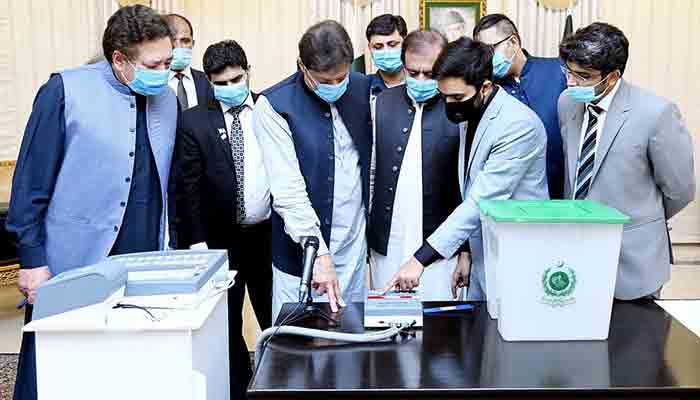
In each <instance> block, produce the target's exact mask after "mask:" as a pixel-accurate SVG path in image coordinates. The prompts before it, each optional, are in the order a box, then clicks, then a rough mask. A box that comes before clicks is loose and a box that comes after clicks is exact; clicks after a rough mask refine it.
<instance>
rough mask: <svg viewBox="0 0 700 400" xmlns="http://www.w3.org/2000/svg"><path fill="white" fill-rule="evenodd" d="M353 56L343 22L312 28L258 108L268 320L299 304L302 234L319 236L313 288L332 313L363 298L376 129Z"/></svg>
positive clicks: (364, 80) (364, 79) (256, 126)
mask: <svg viewBox="0 0 700 400" xmlns="http://www.w3.org/2000/svg"><path fill="white" fill-rule="evenodd" d="M352 60H353V47H352V43H351V42H350V37H349V36H348V34H347V32H346V31H345V29H344V28H343V27H342V26H341V25H340V24H338V23H337V22H335V21H323V22H320V23H318V24H316V25H313V26H312V27H311V28H309V29H308V30H307V31H306V33H304V35H303V36H302V38H301V40H300V41H299V59H298V62H297V63H298V66H299V69H298V71H297V72H296V73H294V74H292V75H291V76H290V77H288V78H287V79H285V80H283V81H282V82H280V83H278V84H277V85H275V86H273V87H272V88H270V89H267V90H266V91H264V92H263V94H262V95H261V96H260V98H259V99H258V103H257V104H256V106H255V112H254V118H253V121H254V129H255V134H256V136H257V137H258V140H259V141H260V145H261V147H262V150H263V155H264V157H263V161H264V162H265V169H266V170H267V173H268V177H269V178H270V186H271V191H272V198H273V203H272V207H273V212H272V243H273V246H272V264H273V299H272V302H273V305H272V307H273V311H272V314H273V319H274V318H275V316H276V315H277V313H278V312H279V311H280V309H281V307H282V304H283V303H288V302H297V300H298V289H299V283H300V278H301V274H302V248H303V247H302V246H303V244H304V243H302V242H303V240H302V239H303V238H304V237H308V236H316V237H317V238H318V239H319V242H320V247H319V250H318V257H317V258H316V264H315V265H314V271H313V286H314V288H315V289H316V291H315V292H316V293H318V294H319V295H323V296H324V298H327V300H328V301H329V302H330V307H331V310H332V311H333V312H336V311H337V310H338V305H340V306H344V305H345V301H364V295H365V273H366V270H365V267H366V256H367V241H366V236H365V227H366V224H367V210H368V202H369V167H370V153H371V150H372V131H371V128H372V125H371V118H370V108H369V82H368V79H367V77H366V76H365V75H362V74H355V73H351V72H350V63H352ZM326 296H327V297H326Z"/></svg>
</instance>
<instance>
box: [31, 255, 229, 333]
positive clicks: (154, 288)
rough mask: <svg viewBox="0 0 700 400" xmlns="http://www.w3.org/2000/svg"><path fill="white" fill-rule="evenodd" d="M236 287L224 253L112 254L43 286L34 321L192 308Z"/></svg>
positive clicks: (97, 317) (38, 294)
mask: <svg viewBox="0 0 700 400" xmlns="http://www.w3.org/2000/svg"><path fill="white" fill-rule="evenodd" d="M232 283H233V276H232V274H231V275H230V274H229V271H228V253H227V252H226V251H225V250H174V251H156V252H148V253H134V254H127V255H120V256H113V257H108V258H107V259H106V260H105V261H102V262H100V263H97V264H94V265H89V266H86V267H82V268H76V269H72V270H69V271H66V272H63V273H61V274H58V275H56V276H55V277H53V278H52V279H50V280H49V281H47V282H46V283H45V284H43V285H42V286H41V287H39V289H38V291H37V302H36V304H35V308H34V319H41V318H46V317H50V316H52V315H56V314H61V313H65V312H69V311H73V310H78V309H81V310H83V312H82V313H81V316H82V317H83V318H88V319H93V318H96V319H104V318H105V314H106V313H107V312H109V310H111V308H112V307H113V306H114V305H116V304H118V303H129V305H134V306H140V307H146V308H147V307H161V308H173V309H178V308H191V307H196V306H197V305H198V304H200V303H201V302H202V301H204V300H205V299H206V298H207V297H208V296H210V295H211V294H212V293H215V292H216V291H217V290H226V289H227V288H229V287H230V286H231V285H232ZM107 303H109V304H107Z"/></svg>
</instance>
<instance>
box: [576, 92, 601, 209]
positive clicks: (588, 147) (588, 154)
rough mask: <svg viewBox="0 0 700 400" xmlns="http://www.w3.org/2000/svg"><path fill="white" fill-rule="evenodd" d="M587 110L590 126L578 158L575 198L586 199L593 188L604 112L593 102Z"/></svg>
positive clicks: (587, 128)
mask: <svg viewBox="0 0 700 400" xmlns="http://www.w3.org/2000/svg"><path fill="white" fill-rule="evenodd" d="M587 110H588V126H587V127H586V134H585V136H584V138H583V146H582V147H581V154H580V155H579V158H578V167H577V168H576V188H575V191H574V199H575V200H581V199H585V198H586V196H587V195H588V191H589V190H590V188H591V181H592V180H593V166H594V165H595V147H596V141H597V140H598V117H599V116H600V113H601V112H603V109H602V108H600V107H598V106H596V105H593V104H589V105H588V107H587Z"/></svg>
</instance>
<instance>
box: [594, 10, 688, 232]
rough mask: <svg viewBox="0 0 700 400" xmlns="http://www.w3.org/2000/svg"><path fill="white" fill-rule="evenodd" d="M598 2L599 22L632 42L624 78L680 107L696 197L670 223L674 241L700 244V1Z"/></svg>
mask: <svg viewBox="0 0 700 400" xmlns="http://www.w3.org/2000/svg"><path fill="white" fill-rule="evenodd" d="M599 3H600V19H601V20H602V21H604V22H608V23H611V24H614V25H616V26H617V27H618V28H620V29H622V31H623V32H625V36H627V38H628V40H629V42H630V58H629V61H628V64H627V65H628V66H627V69H626V71H625V79H626V80H628V81H630V82H632V83H634V84H636V85H639V86H641V87H644V88H646V89H649V90H651V91H653V92H654V93H656V94H658V95H660V96H663V97H665V98H667V99H669V100H671V101H673V102H674V103H676V104H677V105H678V106H679V107H680V109H681V113H682V115H683V118H684V119H685V121H686V124H687V125H688V129H689V130H690V132H691V135H692V136H693V140H694V146H693V149H694V151H695V183H696V190H698V191H697V192H696V194H695V199H696V201H694V202H693V203H692V204H691V205H690V206H688V207H687V208H686V209H685V210H684V211H683V212H681V213H680V214H679V215H678V216H677V217H675V218H674V219H673V220H672V221H671V226H672V228H673V229H672V230H671V238H672V239H673V242H674V243H691V244H697V243H700V206H698V201H697V199H700V182H698V177H700V169H699V168H698V165H699V164H700V162H698V160H699V159H700V152H699V151H698V134H700V113H698V105H699V104H700V80H698V75H699V74H700V55H698V52H697V51H696V50H695V49H696V48H697V46H696V45H695V41H696V38H698V37H700V2H699V1H697V0H665V1H656V0H615V1H603V0H599Z"/></svg>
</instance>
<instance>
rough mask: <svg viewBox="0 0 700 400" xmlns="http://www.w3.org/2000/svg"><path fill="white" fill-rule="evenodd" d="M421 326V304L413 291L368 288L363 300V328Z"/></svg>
mask: <svg viewBox="0 0 700 400" xmlns="http://www.w3.org/2000/svg"><path fill="white" fill-rule="evenodd" d="M390 326H413V327H414V328H418V327H422V326H423V305H422V303H421V301H420V296H418V295H416V294H415V293H413V292H395V291H389V292H387V293H386V294H384V293H383V292H382V291H376V290H370V291H369V292H368V293H367V299H366V300H365V328H384V327H390Z"/></svg>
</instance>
